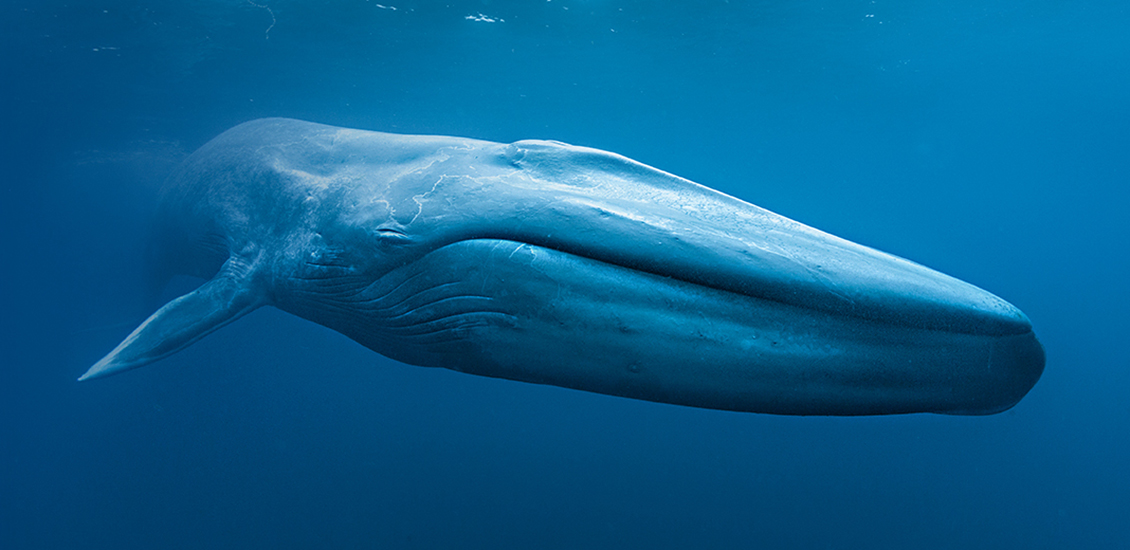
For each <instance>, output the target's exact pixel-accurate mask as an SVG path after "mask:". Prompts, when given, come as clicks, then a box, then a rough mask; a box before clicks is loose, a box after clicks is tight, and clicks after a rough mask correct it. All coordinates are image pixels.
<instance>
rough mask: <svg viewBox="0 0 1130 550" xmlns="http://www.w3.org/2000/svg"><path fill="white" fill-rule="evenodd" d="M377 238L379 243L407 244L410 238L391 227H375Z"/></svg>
mask: <svg viewBox="0 0 1130 550" xmlns="http://www.w3.org/2000/svg"><path fill="white" fill-rule="evenodd" d="M377 238H378V239H380V242H381V244H407V243H408V242H410V241H411V240H412V239H411V238H410V237H408V235H407V234H405V233H404V232H403V231H401V230H399V229H393V228H391V227H381V228H379V229H377Z"/></svg>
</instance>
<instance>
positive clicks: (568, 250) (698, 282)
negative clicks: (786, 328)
mask: <svg viewBox="0 0 1130 550" xmlns="http://www.w3.org/2000/svg"><path fill="white" fill-rule="evenodd" d="M481 240H487V241H496V242H509V243H513V244H514V245H519V246H528V247H531V248H535V249H537V248H540V249H545V250H552V251H554V252H557V253H560V254H564V255H567V256H569V257H573V258H578V259H581V260H584V261H591V262H597V263H600V264H602V265H606V266H611V267H614V268H617V269H623V270H627V271H630V272H634V273H639V274H644V275H648V276H652V277H657V278H661V279H667V280H670V281H677V282H678V283H681V284H686V285H691V286H693V287H696V288H702V289H709V290H710V291H713V292H723V293H726V294H729V295H734V296H740V297H742V298H744V299H752V300H759V301H762V302H766V303H774V304H779V305H781V306H785V307H790V308H796V309H798V310H803V311H807V312H811V313H817V314H821V315H828V316H831V317H835V318H841V319H857V320H859V321H861V322H868V323H878V324H882V325H887V326H891V327H897V328H901V329H916V330H923V331H931V332H937V333H951V334H967V335H973V336H1013V335H1023V334H1027V333H1031V332H1032V328H1031V325H1030V324H1027V323H1026V322H1025V324H1024V326H1022V327H1012V328H1013V330H1000V329H999V327H994V326H987V327H980V326H977V325H975V324H973V323H966V324H957V323H951V324H949V325H947V324H946V323H945V321H944V317H946V316H948V317H955V316H958V315H960V314H961V313H962V310H960V309H958V308H950V309H942V308H939V311H938V316H939V317H943V321H941V322H929V321H930V319H929V317H928V315H929V312H927V311H924V310H923V309H924V308H923V306H922V305H921V304H917V305H916V306H915V307H917V308H918V309H917V310H914V311H912V314H911V315H901V314H900V313H901V312H900V311H899V309H898V304H885V307H871V308H866V307H865V306H857V307H853V308H845V307H835V306H836V305H839V304H842V303H848V304H852V305H853V306H856V305H857V304H856V303H855V302H853V301H852V300H851V299H850V298H848V297H846V296H844V295H843V294H841V293H839V292H837V291H836V287H835V286H834V285H832V284H831V283H826V284H825V285H824V287H823V290H824V291H825V292H824V295H823V296H821V295H817V294H813V293H806V292H805V290H806V289H804V288H803V287H801V286H800V285H798V286H797V289H796V290H793V291H790V290H789V289H787V288H784V289H783V288H779V287H780V283H779V282H776V281H772V280H769V281H766V283H767V284H766V285H764V286H765V287H770V288H771V289H772V290H777V292H764V293H759V292H754V291H752V290H756V289H757V288H758V286H757V285H754V284H749V285H743V286H744V288H735V286H734V285H723V284H715V283H712V282H711V281H710V280H709V279H707V278H704V277H693V276H687V274H686V273H683V272H681V271H680V270H679V269H670V270H663V269H648V267H651V266H640V265H635V264H633V263H629V262H624V261H617V259H616V258H611V257H608V255H597V254H588V253H585V251H581V250H577V248H579V247H569V246H560V243H554V245H550V244H546V243H539V242H531V240H528V239H520V238H515V237H474V238H469V239H461V240H458V241H455V242H454V243H449V244H448V245H446V246H449V245H450V244H456V243H466V242H471V241H481ZM515 251H517V249H515ZM653 265H655V266H663V264H661V263H656V264H653ZM986 294H987V293H986ZM790 295H791V296H796V298H797V299H796V300H789V299H786V298H785V297H786V296H790ZM825 299H827V301H829V302H830V303H829V304H827V305H825V307H820V306H821V305H823V304H821V303H820V302H821V300H825ZM833 300H838V301H839V304H837V303H836V302H834V301H833ZM908 301H909V300H908ZM907 307H908V308H909V307H911V306H907ZM965 313H966V314H967V315H968V316H969V317H974V316H977V315H979V314H981V312H980V311H978V310H975V309H970V310H969V311H967V312H965ZM923 319H926V322H923ZM1006 328H1007V327H1006ZM978 329H980V330H978ZM994 329H997V330H994Z"/></svg>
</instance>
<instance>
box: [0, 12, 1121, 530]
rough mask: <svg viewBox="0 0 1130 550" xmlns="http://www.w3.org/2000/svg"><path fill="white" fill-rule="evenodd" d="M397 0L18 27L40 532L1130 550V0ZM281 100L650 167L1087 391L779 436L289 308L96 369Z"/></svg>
mask: <svg viewBox="0 0 1130 550" xmlns="http://www.w3.org/2000/svg"><path fill="white" fill-rule="evenodd" d="M382 1H383V2H386V6H393V7H396V8H397V9H396V10H392V9H385V8H382V7H380V6H379V5H378V4H377V3H376V2H372V1H368V0H335V1H301V2H300V1H298V0H259V1H258V2H256V3H257V4H258V6H256V5H255V4H253V3H251V2H242V1H239V0H228V1H224V2H219V1H202V0H178V1H176V2H173V1H169V2H164V3H147V2H127V1H123V0H107V1H102V2H93V1H66V2H62V1H58V0H35V1H32V0H7V1H5V2H4V3H3V4H2V5H0V52H2V54H0V128H2V132H0V140H2V141H0V215H2V220H0V224H2V225H0V236H2V238H3V241H2V242H3V245H2V247H3V248H2V249H0V258H2V260H0V261H2V263H0V323H2V324H0V547H3V548H115V549H121V548H127V549H129V548H205V547H206V548H248V547H257V548H283V547H290V548H312V547H368V548H374V547H381V548H439V547H459V548H503V547H508V548H580V547H588V548H623V547H646V548H739V547H759V548H775V547H782V548H801V547H805V548H808V547H811V548H927V549H929V548H963V549H965V548H993V549H1002V548H1025V549H1031V548H1068V547H1072V548H1116V547H1127V545H1130V528H1128V527H1127V525H1128V523H1127V518H1130V469H1128V468H1127V467H1126V465H1127V464H1130V401H1128V395H1130V355H1128V354H1127V353H1126V341H1127V334H1128V332H1130V330H1128V329H1130V321H1128V319H1130V316H1128V315H1127V314H1126V311H1127V309H1128V307H1130V300H1128V295H1130V293H1128V292H1127V290H1126V285H1127V282H1128V281H1130V269H1128V267H1130V260H1128V259H1127V252H1130V216H1128V214H1127V212H1126V211H1127V206H1128V205H1130V200H1128V198H1130V193H1128V191H1127V189H1128V184H1130V101H1128V98H1130V12H1128V11H1127V8H1123V7H1122V6H1123V5H1125V3H1124V2H1121V1H1115V0H1111V1H1109V2H1053V1H1037V2H1021V1H1011V2H1009V1H989V2H976V1H971V0H958V1H940V0H939V1H920V2H895V1H891V0H876V1H871V0H846V1H845V0H826V1H820V2H818V1H787V2H785V1H772V2H770V1H750V2H740V1H738V0H733V1H731V2H722V1H714V0H709V1H703V2H646V1H642V0H630V1H616V0H608V1H595V0H594V1H581V0H552V1H548V2H543V1H541V0H538V1H533V0H531V1H525V2H517V1H514V2H507V1H502V0H497V1H493V2H491V1H470V0H450V1H448V2H423V1H412V0H382ZM147 4H150V5H147ZM260 6H266V7H260ZM480 14H482V15H485V16H488V17H490V18H494V19H498V20H497V21H495V22H486V21H473V20H470V19H467V16H477V15H480ZM262 116H289V117H296V118H303V119H308V120H313V121H318V122H323V123H329V124H336V125H342V126H350V127H357V128H365V129H371V130H383V131H392V132H404V133H438V134H449V135H462V136H470V137H477V138H483V139H490V140H496V141H512V140H517V139H525V138H545V139H557V140H562V141H567V142H572V143H576V144H581V145H588V146H592V147H598V148H601V149H607V150H611V151H616V152H618V153H622V154H625V155H627V156H630V157H632V158H635V159H637V160H640V161H642V162H646V163H648V164H652V165H654V166H657V167H659V168H662V169H665V170H667V171H670V172H674V173H676V174H679V175H681V176H684V177H688V178H691V179H693V180H695V181H698V182H701V183H704V184H706V185H709V186H711V187H715V188H719V189H722V190H724V191H726V192H729V193H731V194H734V195H737V196H739V197H741V198H743V199H746V200H749V201H751V202H754V203H757V204H759V205H761V206H764V207H767V208H769V209H771V210H774V211H777V212H780V213H782V214H785V215H787V216H790V217H793V218H795V219H798V220H800V221H802V222H805V223H808V224H810V225H814V226H816V227H819V228H821V229H824V230H826V231H829V232H832V233H834V234H837V235H840V236H843V237H846V238H849V239H851V240H855V241H857V242H861V243H864V244H868V245H871V246H875V247H877V248H880V249H883V250H886V251H889V252H893V253H896V254H899V255H903V256H906V257H909V258H911V259H913V260H915V261H918V262H920V263H924V264H926V265H928V266H931V267H934V268H937V269H940V270H942V271H944V272H947V273H950V274H952V275H955V276H958V277H960V278H963V279H966V280H968V281H970V282H972V283H974V284H977V285H979V286H982V287H984V288H987V289H989V290H991V291H993V292H996V293H998V294H999V295H1001V296H1002V297H1004V298H1005V299H1007V300H1009V301H1011V302H1013V303H1014V304H1016V305H1017V306H1019V307H1020V308H1021V309H1023V310H1024V311H1025V312H1026V313H1027V314H1028V315H1029V316H1030V317H1031V318H1032V320H1033V322H1034V324H1035V326H1036V329H1037V333H1038V334H1039V335H1040V337H1041V340H1042V341H1043V343H1044V345H1045V347H1046V349H1047V355H1048V364H1047V370H1046V372H1045V374H1044V377H1043V379H1042V380H1041V381H1040V382H1039V384H1038V385H1037V386H1036V388H1035V389H1034V390H1033V391H1032V392H1031V394H1030V395H1029V396H1028V397H1027V398H1026V399H1024V400H1023V401H1022V402H1021V403H1020V404H1019V405H1018V406H1017V407H1016V408H1014V409H1012V410H1010V411H1008V412H1006V413H1004V414H1000V415H996V416H992V417H972V418H966V417H945V416H934V415H915V416H905V417H889V418H851V419H837V418H790V417H774V416H765V415H752V414H735V413H726V412H715V411H704V410H696V409H689V408H682V407H675V406H666V405H659V404H653V403H645V402H637V401H630V400H625V399H619V398H613V397H606V396H599V395H592V394H586V393H582V392H577V391H570V390H564V389H559V388H553V387H540V386H533V385H527V384H520V383H515V382H508V381H501V380H492V379H486V378H477V377H471V376H465V375H460V374H457V373H454V372H449V371H444V370H428V369H421V368H415V367H408V366H404V365H401V364H397V363H394V362H392V361H390V360H387V359H384V358H382V357H380V356H377V355H376V354H374V353H372V352H370V351H368V350H366V349H364V348H361V347H360V346H358V345H356V344H354V343H352V342H351V341H349V340H347V339H345V338H344V337H342V336H340V335H338V334H336V333H333V332H330V331H328V330H326V329H323V328H321V327H318V326H315V325H313V324H311V323H307V322H304V321H302V320H299V319H296V318H293V317H289V316H287V315H285V314H282V313H280V312H278V311H275V310H260V311H258V312H256V313H254V314H252V315H250V316H248V317H247V318H245V319H243V320H241V321H239V322H238V323H236V324H234V325H231V326H229V327H227V328H225V329H224V330H222V331H220V332H218V333H216V334H214V335H212V336H209V337H208V338H207V339H205V340H204V341H202V342H200V343H198V344H197V345H195V346H193V347H191V348H190V349H188V350H186V351H184V352H182V353H180V354H178V355H176V356H173V357H171V358H169V359H167V360H164V361H162V362H160V363H158V364H155V365H153V366H150V367H148V368H145V369H141V370H137V371H133V372H130V373H127V374H124V375H120V376H117V377H113V378H110V379H107V380H100V381H96V382H91V383H82V384H79V383H77V382H75V381H74V380H75V378H76V377H77V376H78V375H80V374H81V373H82V372H84V371H85V369H86V368H87V367H88V366H89V365H90V364H92V363H93V362H94V361H95V360H97V359H98V358H99V357H101V356H102V355H103V354H104V353H106V352H107V351H108V350H110V349H111V348H112V347H113V346H114V345H115V344H116V343H117V342H118V341H119V340H120V339H121V338H122V337H123V336H124V335H125V334H127V333H128V332H129V331H130V330H131V329H132V327H133V326H135V325H136V324H137V323H138V322H139V321H140V320H141V319H143V318H144V316H145V315H147V314H148V313H149V312H151V311H152V308H153V307H155V305H157V304H154V303H151V302H150V301H148V300H146V292H145V288H144V283H145V279H144V278H143V276H142V273H143V272H142V255H143V254H142V253H143V250H144V242H145V230H146V227H147V221H148V218H149V216H150V213H151V212H152V209H153V207H154V201H155V195H156V190H157V188H158V187H159V185H160V183H161V181H162V180H163V178H164V177H165V175H167V173H168V172H169V171H170V170H171V169H172V167H173V166H175V165H176V163H177V162H179V160H181V159H182V158H184V156H186V155H187V154H188V153H190V152H191V151H192V150H194V149H195V148H196V147H198V146H200V145H201V144H203V143H204V142H205V141H207V140H208V139H210V138H211V137H213V136H215V135H216V134H218V133H219V132H221V131H223V130H224V129H226V128H228V127H230V126H233V125H235V124H237V123H239V122H243V121H246V120H249V119H252V118H257V117H262ZM191 284H193V281H190V280H180V281H177V282H176V283H175V284H174V285H173V288H171V289H168V290H166V291H165V295H164V298H166V299H167V298H169V297H171V296H174V295H175V294H176V292H177V291H178V290H179V291H183V290H184V289H186V288H189V287H190V285H191Z"/></svg>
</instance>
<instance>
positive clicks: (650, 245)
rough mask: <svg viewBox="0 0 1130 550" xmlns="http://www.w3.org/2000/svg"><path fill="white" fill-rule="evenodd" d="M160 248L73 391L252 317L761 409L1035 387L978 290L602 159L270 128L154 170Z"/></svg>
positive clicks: (625, 389) (486, 371)
mask: <svg viewBox="0 0 1130 550" xmlns="http://www.w3.org/2000/svg"><path fill="white" fill-rule="evenodd" d="M159 219H160V223H161V227H160V229H159V234H160V240H161V243H162V244H163V245H164V246H166V247H167V252H166V253H165V257H167V258H169V259H170V262H171V263H170V265H173V266H175V268H176V270H177V271H179V272H181V273H185V274H189V275H197V276H201V277H205V278H208V281H207V282H206V283H204V284H203V285H202V286H200V287H199V288H198V289H197V290H195V291H193V292H191V293H189V294H186V295H185V296H182V297H180V298H177V299H175V300H173V301H172V302H169V303H168V304H166V305H165V306H164V307H162V308H161V309H160V310H158V311H157V312H156V313H154V314H153V315H152V316H151V317H149V319H147V320H146V321H145V322H144V323H142V325H141V326H139V327H138V328H137V329H136V330H134V331H133V333H132V334H130V335H129V336H128V337H126V339H125V340H124V341H123V342H122V343H121V344H119V345H118V347H117V348H115V349H114V350H113V351H111V352H110V353H109V354H108V355H106V356H105V357H104V358H102V359H101V360H100V361H98V362H97V363H96V364H95V365H94V366H93V367H91V368H90V370H89V371H87V373H86V374H84V375H83V376H82V378H80V380H85V379H89V378H98V377H103V376H108V375H111V374H115V373H118V372H122V371H125V370H129V369H133V368H137V367H141V366H144V365H147V364H149V363H152V362H154V361H157V360H159V359H161V358H163V357H166V356H168V355H170V354H172V353H175V352H177V351H179V350H181V349H183V348H184V347H186V346H188V345H190V344H192V343H193V342H195V341H197V340H198V339H200V338H202V337H203V336H205V335H207V334H208V333H210V332H212V331H214V330H216V329H218V328H220V327H222V326H223V325H225V324H227V323H230V322H232V321H234V320H235V319H237V318H239V317H240V316H242V315H244V314H246V313H247V312H249V311H252V310H254V309H255V308H258V307H261V306H265V305H272V306H275V307H277V308H280V309H282V310H284V311H288V312H290V313H293V314H295V315H298V316H300V317H302V318H305V319H309V320H311V321H314V322H316V323H320V324H322V325H325V326H327V327H329V328H332V329H334V330H337V331H339V332H341V333H343V334H345V335H347V336H349V337H350V338H353V339H354V340H356V341H358V342H360V343H361V344H362V345H364V346H366V347H368V348H370V349H372V350H374V351H376V352H378V353H381V354H383V355H386V356H388V357H391V358H393V359H396V360H399V361H403V362H406V363H411V364H414V365H423V366H435V367H446V368H450V369H454V370H457V371H462V372H468V373H473V374H480V375H485V376H494V377H501V378H509V379H513V380H522V381H527V382H534V383H542V384H554V385H558V386H565V387H570V388H577V389H582V390H588V391H593V392H599V393H605V394H611V395H619V396H625V397H632V398H637V399H646V400H650V401H658V402H664V403H675V404H681V405H689V406H695V407H706V408H714V409H727V410H736V411H751V412H765V413H777V414H823V415H859V414H893V413H912V412H936V413H948V414H990V413H995V412H999V411H1002V410H1005V409H1008V408H1009V407H1012V406H1013V405H1014V404H1016V403H1017V402H1018V401H1019V400H1020V399H1021V398H1022V397H1023V396H1024V395H1025V394H1026V393H1027V392H1028V390H1029V389H1031V388H1032V386H1033V385H1034V384H1035V383H1036V381H1037V380H1038V379H1039V377H1040V374H1041V373H1042V371H1043V367H1044V354H1043V349H1042V347H1041V346H1040V344H1039V342H1038V341H1037V340H1036V338H1035V335H1034V334H1033V331H1032V326H1031V324H1030V322H1029V321H1028V318H1027V317H1025V316H1024V314H1023V313H1021V312H1020V311H1019V310H1017V309H1016V308H1015V307H1013V306H1012V305H1010V304H1008V303H1007V302H1005V301H1003V300H1001V299H1000V298H997V297H996V296H994V295H992V294H990V293H988V292H985V291H984V290H981V289H979V288H977V287H974V286H972V285H969V284H967V283H964V282H961V281H959V280H957V279H954V278H951V277H948V276H946V275H943V274H941V273H938V272H936V271H933V270H930V269H928V268H925V267H923V266H920V265H918V264H915V263H912V262H909V261H907V260H903V259H901V258H897V257H894V256H891V255H888V254H884V253H882V252H878V251H876V250H873V249H870V248H867V247H864V246H860V245H857V244H854V243H851V242H848V241H845V240H843V239H840V238H837V237H834V236H832V235H828V234H826V233H823V232H820V231H818V230H815V229H813V228H810V227H807V226H805V225H802V224H800V223H797V222H795V221H792V220H789V219H787V218H784V217H782V216H779V215H777V214H774V213H772V212H769V211H767V210H764V209H762V208H759V207H757V206H754V205H752V204H749V203H746V202H743V201H741V200H738V199H736V198H733V197H730V196H727V195H725V194H722V193H720V192H718V191H714V190H712V189H709V188H706V187H703V186H701V185H698V184H695V183H693V182H690V181H687V180H685V179H682V178H678V177H676V176H673V175H671V174H668V173H665V172H662V171H659V170H656V169H654V168H651V167H649V166H645V165H643V164H640V163H637V162H634V161H632V160H630V159H627V158H624V157H622V156H618V155H615V154H613V153H608V152H604V151H599V150H595V149H588V148H584V147H575V146H571V145H566V144H563V143H558V142H552V141H519V142H516V143H512V144H499V143H492V142H487V141H479V140H473V139H464V138H456V137H440V136H406V135H396V134H386V133H380V132H368V131H362V130H351V129H344V128H336V127H332V126H325V125H321V124H314V123H310V122H302V121H298V120H290V119H279V118H274V119H261V120H255V121H251V122H247V123H244V124H241V125H239V126H236V127H235V128H232V129H230V130H228V131H227V132H224V133H223V134H221V135H220V136H218V137H216V138H215V139H213V140H212V141H210V142H209V143H207V144H205V145H204V146H203V147H201V148H200V149H199V150H198V151H196V152H195V153H194V154H193V155H191V156H190V157H189V158H188V159H187V160H186V161H185V162H184V163H183V165H182V166H181V167H180V168H178V169H177V170H176V171H175V172H174V173H173V174H172V176H170V178H169V180H168V182H167V187H166V190H165V192H164V196H163V198H162V203H161V206H160V216H159Z"/></svg>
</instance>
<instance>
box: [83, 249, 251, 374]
mask: <svg viewBox="0 0 1130 550" xmlns="http://www.w3.org/2000/svg"><path fill="white" fill-rule="evenodd" d="M225 267H228V266H225ZM233 271H234V270H231V269H222V270H220V272H219V273H218V274H217V275H216V276H215V277H214V278H212V279H211V280H210V281H208V282H206V283H204V284H203V285H202V286H201V287H200V288H198V289H196V290H194V291H193V292H190V293H188V294H185V295H184V296H181V297H180V298H177V299H176V300H173V301H171V302H169V303H167V304H165V306H164V307H162V308H161V309H159V310H157V312H156V313H154V314H153V315H151V316H150V317H149V318H148V319H146V320H145V322H144V323H142V324H141V326H139V327H137V328H136V329H134V331H133V332H132V333H131V334H130V335H129V336H127V337H126V339H125V340H123V341H122V343H120V344H118V347H116V348H114V351H111V352H110V353H109V354H107V355H106V356H105V357H103V358H102V359H101V360H100V361H98V362H97V363H95V364H94V366H93V367H90V370H88V371H86V374H84V375H82V377H80V378H79V380H80V381H81V380H88V379H91V378H102V377H104V376H110V375H112V374H117V373H119V372H122V371H127V370H130V369H135V368H138V367H142V366H145V365H148V364H149V363H152V362H154V361H157V360H158V359H162V358H164V357H167V356H169V355H172V354H173V353H176V352H178V351H180V350H182V349H184V348H186V347H188V346H189V345H191V344H193V343H195V342H196V341H197V340H199V339H201V338H203V337H204V336H206V335H208V334H209V333H211V332H212V331H214V330H216V329H218V328H220V327H222V326H224V325H226V324H228V323H230V322H232V321H234V320H236V319H238V318H240V317H242V316H243V315H246V314H247V313H249V312H251V311H252V310H254V309H256V308H258V307H259V306H261V305H263V303H264V302H263V298H262V293H261V292H259V291H257V290H256V289H255V288H254V286H253V285H252V284H250V283H249V281H248V280H247V278H246V277H243V276H238V275H237V274H236V273H233Z"/></svg>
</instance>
